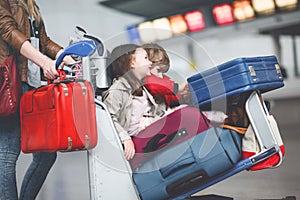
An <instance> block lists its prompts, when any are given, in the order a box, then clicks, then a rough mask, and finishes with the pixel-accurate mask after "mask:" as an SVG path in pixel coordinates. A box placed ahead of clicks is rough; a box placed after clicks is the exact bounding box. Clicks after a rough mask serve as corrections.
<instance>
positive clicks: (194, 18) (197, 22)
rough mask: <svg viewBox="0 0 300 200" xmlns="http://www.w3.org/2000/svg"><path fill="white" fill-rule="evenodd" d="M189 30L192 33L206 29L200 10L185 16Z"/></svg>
mask: <svg viewBox="0 0 300 200" xmlns="http://www.w3.org/2000/svg"><path fill="white" fill-rule="evenodd" d="M184 18H185V21H186V23H187V26H188V29H189V31H191V32H195V31H200V30H202V29H204V28H205V21H204V17H203V14H202V13H201V12H200V11H199V10H195V11H191V12H187V13H186V14H185V15H184Z"/></svg>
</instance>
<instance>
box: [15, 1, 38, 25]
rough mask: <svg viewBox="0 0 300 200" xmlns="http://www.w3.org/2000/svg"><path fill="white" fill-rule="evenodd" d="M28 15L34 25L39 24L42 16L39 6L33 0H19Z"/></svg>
mask: <svg viewBox="0 0 300 200" xmlns="http://www.w3.org/2000/svg"><path fill="white" fill-rule="evenodd" d="M20 3H21V4H22V5H23V7H24V8H25V10H26V11H27V13H28V15H29V16H30V17H31V18H32V19H34V20H35V23H36V24H35V25H36V26H39V25H40V23H41V22H42V16H41V13H40V10H39V7H38V6H37V4H36V3H35V0H20Z"/></svg>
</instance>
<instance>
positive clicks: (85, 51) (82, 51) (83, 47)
mask: <svg viewBox="0 0 300 200" xmlns="http://www.w3.org/2000/svg"><path fill="white" fill-rule="evenodd" d="M95 50H96V45H95V43H94V42H93V41H90V40H82V41H79V42H75V43H73V44H71V45H70V46H68V47H67V48H66V49H65V50H64V52H63V53H62V54H60V56H59V57H58V58H57V60H56V63H55V66H56V69H58V67H59V65H60V64H61V63H62V61H63V59H64V57H65V56H67V55H77V56H81V57H85V56H89V55H91V54H93V53H94V52H95Z"/></svg>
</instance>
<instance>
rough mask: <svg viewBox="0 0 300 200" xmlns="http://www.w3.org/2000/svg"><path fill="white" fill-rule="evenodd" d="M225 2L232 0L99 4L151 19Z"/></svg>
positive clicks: (138, 0) (144, 0)
mask: <svg viewBox="0 0 300 200" xmlns="http://www.w3.org/2000/svg"><path fill="white" fill-rule="evenodd" d="M226 2H227V3H231V2H232V0H107V1H100V2H99V3H100V4H101V5H104V6H107V7H110V8H113V9H116V10H119V11H121V12H125V13H130V14H133V15H138V16H141V17H145V18H147V19H151V18H156V17H162V16H169V15H172V14H177V13H182V12H186V11H188V10H192V9H200V8H207V7H211V6H212V5H215V4H220V3H226Z"/></svg>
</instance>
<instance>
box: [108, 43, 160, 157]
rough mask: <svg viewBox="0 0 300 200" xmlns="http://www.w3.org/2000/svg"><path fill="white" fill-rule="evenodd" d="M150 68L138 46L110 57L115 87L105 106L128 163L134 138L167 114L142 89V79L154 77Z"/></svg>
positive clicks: (120, 48)
mask: <svg viewBox="0 0 300 200" xmlns="http://www.w3.org/2000/svg"><path fill="white" fill-rule="evenodd" d="M150 67H151V62H150V61H149V59H148V55H147V52H146V51H145V50H144V49H143V48H141V47H140V46H138V45H134V44H126V45H120V46H118V47H116V48H115V49H113V51H112V53H111V64H110V71H111V76H112V77H111V78H112V79H113V84H112V86H111V87H110V88H109V89H108V91H106V92H105V93H104V94H103V102H104V103H105V104H106V105H107V107H108V110H109V112H110V114H111V117H112V120H113V122H114V125H115V127H116V129H117V131H118V133H119V136H120V139H121V141H122V143H123V145H124V153H125V157H126V159H127V160H130V159H132V158H133V156H134V154H135V148H134V144H133V142H132V140H131V137H133V136H136V135H137V134H138V133H139V132H140V131H141V130H142V129H143V128H145V126H147V125H149V124H150V123H152V122H154V121H155V120H156V119H158V118H159V117H160V116H162V115H163V113H164V111H163V109H161V108H160V107H158V106H157V104H156V103H155V101H154V99H153V97H152V96H151V94H150V93H149V92H148V91H147V90H146V89H145V88H144V87H143V85H142V82H143V79H144V78H145V77H146V76H150V75H151V74H150Z"/></svg>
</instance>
